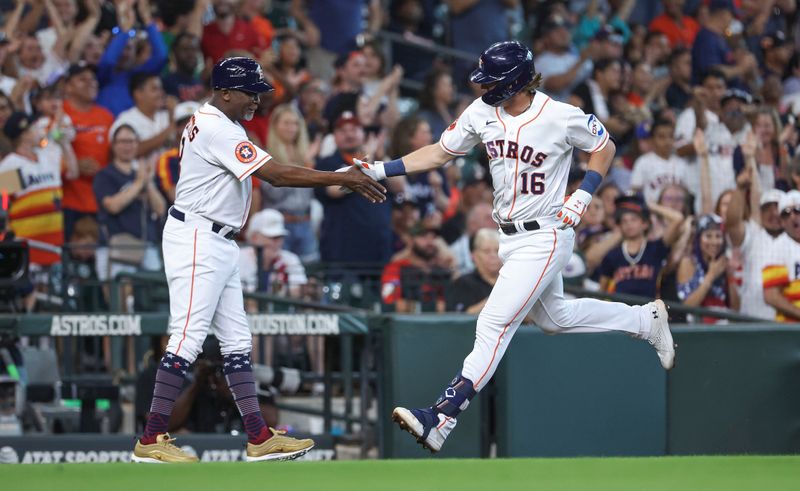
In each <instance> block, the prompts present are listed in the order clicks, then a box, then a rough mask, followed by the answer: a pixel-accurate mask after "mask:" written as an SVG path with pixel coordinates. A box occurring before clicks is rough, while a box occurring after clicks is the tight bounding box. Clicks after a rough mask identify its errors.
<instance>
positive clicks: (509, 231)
mask: <svg viewBox="0 0 800 491" xmlns="http://www.w3.org/2000/svg"><path fill="white" fill-rule="evenodd" d="M518 224H519V226H517V225H518ZM540 228H541V226H540V225H539V222H537V221H536V220H531V221H529V222H523V223H519V222H517V223H501V224H500V230H502V231H503V233H504V234H506V235H514V234H515V233H517V232H522V231H523V230H527V231H529V232H532V231H534V230H539V229H540Z"/></svg>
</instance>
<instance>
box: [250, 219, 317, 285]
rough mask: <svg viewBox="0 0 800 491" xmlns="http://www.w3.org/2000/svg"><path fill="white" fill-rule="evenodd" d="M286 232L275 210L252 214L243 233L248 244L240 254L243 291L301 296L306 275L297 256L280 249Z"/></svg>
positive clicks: (306, 281)
mask: <svg viewBox="0 0 800 491" xmlns="http://www.w3.org/2000/svg"><path fill="white" fill-rule="evenodd" d="M288 233H289V231H288V230H286V227H284V225H283V215H282V214H281V212H279V211H278V210H271V209H266V210H261V211H260V212H258V213H256V214H255V215H253V217H252V218H251V219H250V222H249V223H248V226H247V232H246V234H245V239H246V240H247V244H248V246H250V247H243V248H242V249H241V253H240V255H239V271H240V276H241V279H242V289H243V290H244V291H246V292H253V291H261V292H265V293H272V294H276V295H286V296H289V297H299V296H300V294H301V290H302V287H303V285H305V284H306V283H308V278H307V277H306V271H305V268H304V267H303V264H302V263H301V262H300V258H299V257H297V255H296V254H294V253H293V252H290V251H287V250H284V249H283V239H284V237H286V235H287V234H288ZM257 251H260V255H259V254H257Z"/></svg>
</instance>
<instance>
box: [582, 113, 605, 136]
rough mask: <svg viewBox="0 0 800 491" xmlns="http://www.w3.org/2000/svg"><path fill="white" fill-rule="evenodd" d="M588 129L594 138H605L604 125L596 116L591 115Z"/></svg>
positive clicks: (587, 125)
mask: <svg viewBox="0 0 800 491" xmlns="http://www.w3.org/2000/svg"><path fill="white" fill-rule="evenodd" d="M586 127H587V128H588V129H589V133H591V134H592V136H603V133H605V128H603V124H602V123H601V122H600V121H599V120H598V119H597V117H596V116H595V115H594V114H590V115H589V120H588V121H587V122H586Z"/></svg>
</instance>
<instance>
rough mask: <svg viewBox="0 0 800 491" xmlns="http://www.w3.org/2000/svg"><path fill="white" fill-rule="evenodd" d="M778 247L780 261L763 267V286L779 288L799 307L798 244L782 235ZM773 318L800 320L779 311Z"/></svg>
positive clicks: (799, 268) (799, 255) (799, 251)
mask: <svg viewBox="0 0 800 491" xmlns="http://www.w3.org/2000/svg"><path fill="white" fill-rule="evenodd" d="M780 248H781V252H782V259H781V260H780V262H776V263H775V264H769V265H767V266H765V267H764V270H763V280H764V288H770V287H778V288H780V290H781V293H782V294H783V296H784V297H786V299H787V300H789V301H790V302H792V304H793V305H794V306H795V307H800V244H798V243H797V242H795V241H794V240H792V239H791V238H789V237H788V236H786V235H784V236H783V244H782V245H781V246H780ZM775 320H777V321H779V322H800V319H793V318H791V317H789V316H786V315H784V314H782V313H781V312H777V313H776V314H775Z"/></svg>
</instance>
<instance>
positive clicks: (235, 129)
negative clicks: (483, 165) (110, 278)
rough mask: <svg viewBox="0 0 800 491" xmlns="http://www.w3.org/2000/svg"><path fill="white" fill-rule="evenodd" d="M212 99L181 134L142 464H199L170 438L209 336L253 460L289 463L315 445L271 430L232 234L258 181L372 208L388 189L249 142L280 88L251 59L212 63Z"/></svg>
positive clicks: (136, 455)
mask: <svg viewBox="0 0 800 491" xmlns="http://www.w3.org/2000/svg"><path fill="white" fill-rule="evenodd" d="M211 82H212V86H213V89H214V93H213V96H212V97H211V100H210V101H209V102H208V103H206V104H204V105H203V106H201V107H200V109H198V110H197V112H195V114H194V115H193V116H192V118H191V120H189V122H188V124H187V125H186V128H185V129H184V130H183V134H182V136H181V143H180V157H181V175H180V178H179V180H178V184H177V189H176V192H175V194H176V196H175V205H174V206H173V207H172V208H170V210H169V217H168V219H167V223H166V225H165V227H164V237H163V251H164V269H165V271H166V274H167V281H168V283H169V293H170V295H169V297H170V321H169V332H170V338H169V344H168V345H167V351H166V354H165V355H164V357H163V358H162V359H161V362H160V365H159V367H158V372H157V374H156V383H155V388H154V390H153V403H152V405H151V407H150V415H149V416H148V419H147V425H146V427H145V430H144V435H143V436H142V437H141V438H140V439H139V440H138V441H137V443H136V447H135V449H134V451H133V456H132V460H133V461H134V462H153V463H157V462H194V461H197V458H196V457H194V456H193V455H189V454H187V453H185V452H184V451H183V450H181V449H180V448H178V447H177V446H175V445H173V444H172V442H173V441H174V440H173V439H172V438H170V436H169V434H168V433H167V427H168V423H169V417H170V414H171V413H172V408H173V406H174V403H175V399H176V398H177V397H178V394H179V393H180V390H181V388H182V387H183V381H184V376H185V375H186V371H187V370H188V369H189V365H191V364H192V362H194V360H195V358H196V357H197V355H198V354H199V353H200V351H201V349H202V344H203V340H204V339H205V337H206V335H207V333H208V331H209V329H213V331H214V334H215V336H216V337H217V339H218V340H219V343H220V347H221V352H222V355H223V358H224V360H223V371H224V373H225V378H226V381H227V382H228V386H229V387H230V390H231V393H232V395H233V398H234V401H235V403H236V406H237V407H238V409H239V412H240V414H241V415H242V420H243V422H244V428H245V430H246V432H247V456H246V459H247V460H248V461H261V460H289V459H294V458H297V457H299V456H301V455H303V454H305V453H306V452H308V450H309V449H311V447H313V446H314V442H313V441H312V440H296V439H294V438H290V437H287V436H285V435H284V434H283V432H280V431H276V430H274V429H272V428H267V426H266V425H265V423H264V419H263V418H262V417H261V411H260V408H259V404H258V398H257V396H256V384H255V379H254V378H253V372H252V369H251V363H250V351H251V334H250V329H249V327H248V324H247V317H246V316H245V311H244V305H243V298H242V287H241V282H240V280H239V267H238V264H239V261H238V259H237V258H238V257H239V247H238V245H237V244H236V242H235V241H234V240H233V237H234V235H236V233H237V232H238V231H239V230H240V229H241V228H242V227H243V226H244V224H245V222H246V221H247V213H248V210H249V209H250V198H251V195H252V191H253V189H252V184H251V179H250V176H251V175H255V176H256V177H258V178H259V179H262V180H264V181H267V182H269V183H270V184H272V185H273V186H297V187H313V186H337V185H338V186H342V187H345V188H348V189H350V190H353V191H356V192H358V193H360V194H362V195H364V196H365V197H366V198H367V199H369V200H370V201H372V202H379V201H383V200H384V199H385V196H384V193H385V192H386V190H385V189H384V188H383V186H381V185H380V184H378V183H377V182H375V181H374V180H372V179H370V178H369V177H367V176H366V175H365V174H364V173H362V172H361V171H360V170H359V168H358V167H355V166H354V167H353V168H352V169H349V170H347V171H346V172H335V173H334V172H318V171H314V170H310V169H306V168H304V167H302V166H298V167H293V166H292V167H290V166H284V165H280V164H279V163H277V162H275V161H274V160H272V158H271V157H270V155H269V154H268V153H267V152H265V151H264V150H262V149H261V148H258V147H257V146H255V145H254V144H253V143H252V142H250V141H249V140H248V139H247V135H246V134H245V131H244V128H243V127H242V126H241V125H240V124H239V121H241V120H250V119H251V118H252V117H253V113H254V111H255V110H256V107H257V106H258V103H259V94H260V93H262V92H268V91H270V90H273V89H272V87H271V86H270V85H269V84H268V83H267V82H266V81H264V77H263V73H262V71H261V67H260V66H259V65H258V63H256V62H255V61H253V60H251V59H249V58H241V57H240V58H227V59H224V60H222V61H220V62H219V63H218V64H217V65H215V66H214V68H213V71H212V75H211Z"/></svg>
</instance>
